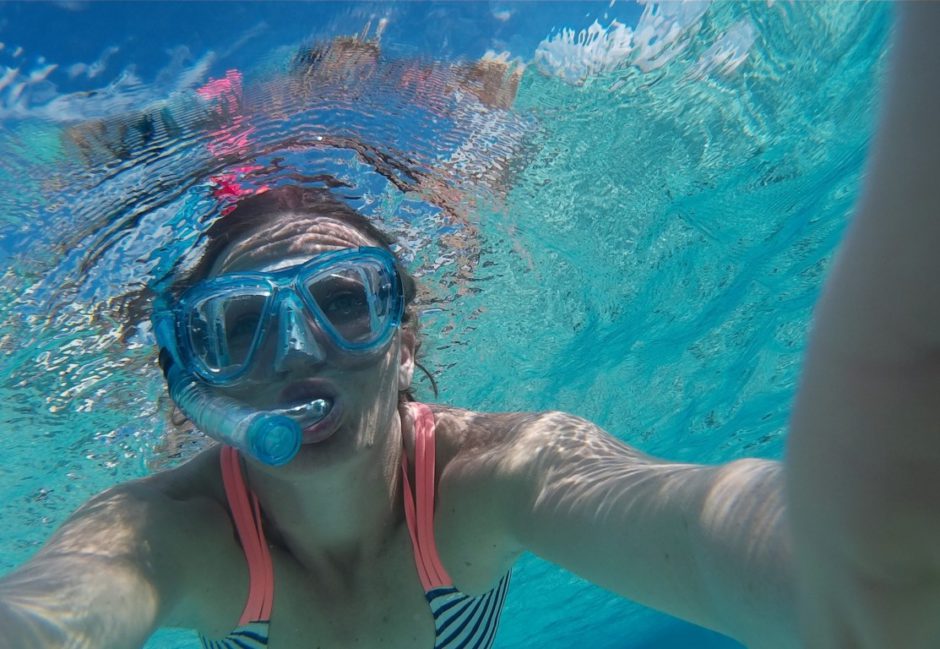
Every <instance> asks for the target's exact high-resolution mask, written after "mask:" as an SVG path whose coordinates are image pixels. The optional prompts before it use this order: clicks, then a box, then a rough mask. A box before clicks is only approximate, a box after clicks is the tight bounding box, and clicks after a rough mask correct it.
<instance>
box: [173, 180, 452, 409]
mask: <svg viewBox="0 0 940 649" xmlns="http://www.w3.org/2000/svg"><path fill="white" fill-rule="evenodd" d="M291 216H294V217H296V216H306V217H328V218H330V219H333V220H335V221H339V222H341V223H343V224H345V225H347V226H349V227H352V228H353V229H355V230H357V231H358V232H359V233H361V234H363V235H365V236H366V237H367V238H369V239H370V240H372V241H374V242H375V243H376V244H377V245H378V246H379V247H381V248H383V249H385V250H387V251H388V252H389V253H390V254H391V255H392V257H393V258H394V260H395V269H396V271H397V272H398V275H399V277H400V278H401V283H402V289H403V292H404V298H405V310H404V314H403V315H402V324H401V326H402V327H403V328H405V329H408V330H410V331H411V332H412V333H413V334H414V337H415V354H416V355H417V352H418V349H419V348H420V346H421V339H420V337H419V330H418V313H417V308H416V306H415V296H416V294H417V282H416V281H415V278H414V276H412V275H411V273H409V272H408V271H407V270H406V269H405V267H404V266H403V265H402V263H401V260H400V259H399V258H398V255H397V254H396V253H395V251H394V250H393V249H392V248H393V246H394V245H395V239H394V237H392V236H391V235H389V234H387V233H385V232H383V231H382V230H380V229H379V228H378V227H376V226H375V225H374V224H373V223H372V222H371V221H370V220H369V219H367V218H366V217H365V216H363V215H362V214H360V213H359V212H357V211H356V210H355V209H353V208H352V207H350V206H349V205H347V204H346V203H344V202H343V201H341V200H339V199H338V198H336V197H335V196H333V194H332V193H331V192H330V191H329V190H327V189H314V188H302V187H296V186H293V185H287V186H283V187H277V188H275V189H269V190H267V191H264V192H262V193H260V194H255V195H252V196H250V197H248V198H245V199H243V200H241V201H240V202H239V203H238V204H237V205H236V206H235V208H234V209H233V210H232V211H231V212H229V213H228V214H226V215H225V216H223V217H222V218H220V219H218V220H217V221H216V222H215V223H213V224H212V225H211V226H210V227H209V229H208V230H207V231H206V233H205V235H204V236H205V238H206V247H205V250H204V251H203V253H202V256H201V257H200V258H199V261H198V262H196V264H194V265H193V266H191V267H190V268H189V269H188V270H186V271H185V272H183V273H182V274H181V275H180V276H178V277H177V278H176V279H175V281H174V282H173V288H172V289H171V290H172V291H173V292H174V293H178V292H179V291H181V290H184V289H185V288H187V287H188V286H191V285H192V284H194V283H196V282H198V281H200V280H202V279H203V278H205V277H206V276H208V274H209V273H210V271H211V269H212V267H213V265H214V264H215V262H216V260H217V259H218V257H219V255H221V254H222V253H223V251H225V250H226V248H228V246H229V244H230V243H232V242H233V241H237V240H239V239H241V238H243V237H245V236H247V235H248V234H249V233H250V232H253V231H255V230H257V229H258V228H261V227H264V226H265V225H266V224H271V225H273V224H275V223H277V222H279V221H281V220H282V219H284V218H290V217H291ZM415 365H416V366H417V367H418V368H419V369H420V370H421V371H422V372H424V374H425V375H426V376H427V377H428V379H429V380H430V382H431V390H432V391H433V392H434V396H435V397H436V396H437V382H436V381H435V380H434V377H433V376H432V375H431V373H430V372H429V371H428V370H427V368H425V367H424V366H423V365H421V364H420V363H418V362H415ZM399 398H400V400H401V401H414V400H415V397H414V393H413V392H412V389H411V388H408V389H407V390H403V391H401V392H400V394H399Z"/></svg>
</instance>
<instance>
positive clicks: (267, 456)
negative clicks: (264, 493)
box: [154, 317, 301, 466]
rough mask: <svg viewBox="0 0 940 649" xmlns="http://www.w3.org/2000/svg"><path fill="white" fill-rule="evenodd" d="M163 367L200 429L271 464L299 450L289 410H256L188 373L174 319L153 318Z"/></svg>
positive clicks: (281, 462) (178, 401) (282, 461)
mask: <svg viewBox="0 0 940 649" xmlns="http://www.w3.org/2000/svg"><path fill="white" fill-rule="evenodd" d="M154 321H155V322H154V324H155V327H154V329H155V331H154V333H155V334H156V337H157V344H158V345H160V367H161V368H162V369H163V375H164V376H165V377H166V383H167V387H168V388H169V392H170V397H171V398H172V399H173V401H174V402H175V403H176V405H177V407H178V408H179V409H180V411H182V413H183V414H184V415H186V417H187V418H188V419H189V420H190V421H192V422H193V424H195V425H196V428H198V429H199V430H201V431H202V432H204V433H205V434H206V435H208V436H209V437H211V438H213V439H215V440H216V441H219V442H221V443H223V444H228V445H229V446H233V447H235V448H237V449H238V450H239V451H241V452H243V453H245V454H247V455H249V456H251V457H253V458H255V459H256V460H258V461H259V462H263V463H264V464H269V465H271V466H281V465H284V464H287V463H288V462H290V461H291V460H292V459H294V456H295V455H297V451H298V450H300V442H301V430H300V425H299V424H298V423H297V422H296V421H294V420H293V419H291V418H290V417H288V416H287V415H284V414H279V413H276V412H265V411H261V410H255V409H253V408H249V407H248V406H246V405H244V404H242V403H240V402H238V401H236V400H235V399H231V398H229V397H224V396H221V395H219V394H214V393H213V392H212V390H210V389H209V388H208V386H206V385H205V384H204V383H202V382H201V381H200V380H199V379H197V378H196V377H195V376H193V375H192V374H190V373H189V372H186V371H185V370H184V369H183V368H182V366H181V363H180V362H179V361H178V359H177V358H176V355H175V354H174V353H173V339H172V338H169V337H168V336H172V335H173V332H172V324H171V323H170V322H168V321H167V320H166V319H164V318H159V317H155V318H154Z"/></svg>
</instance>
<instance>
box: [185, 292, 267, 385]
mask: <svg viewBox="0 0 940 649" xmlns="http://www.w3.org/2000/svg"><path fill="white" fill-rule="evenodd" d="M268 297H269V294H268V292H266V291H259V290H254V291H243V292H234V293H233V292H232V291H226V292H224V293H220V294H217V295H209V296H206V297H204V298H202V299H200V300H198V301H197V302H195V303H194V304H193V305H192V308H191V309H190V311H189V323H188V324H189V326H188V330H189V342H190V349H191V350H192V354H193V356H194V358H195V360H196V361H197V362H199V363H201V364H202V365H203V366H204V367H205V369H206V370H208V371H209V372H210V373H212V374H216V375H218V376H219V377H220V378H225V377H226V376H230V375H232V374H234V373H236V372H238V371H239V370H241V369H242V368H244V367H245V365H246V364H247V363H248V362H249V361H250V357H251V354H252V352H253V350H254V348H255V346H256V345H257V340H256V339H257V338H258V336H259V333H260V330H261V324H262V319H263V317H264V312H265V305H266V303H267V300H268Z"/></svg>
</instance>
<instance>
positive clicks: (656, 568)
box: [494, 413, 797, 648]
mask: <svg viewBox="0 0 940 649" xmlns="http://www.w3.org/2000/svg"><path fill="white" fill-rule="evenodd" d="M511 439H512V442H511V444H510V448H508V449H503V450H502V451H501V452H500V454H499V456H500V459H499V462H498V464H499V469H498V471H499V472H500V473H501V475H502V476H503V477H504V478H506V479H509V480H513V481H515V483H514V484H511V485H507V484H505V483H504V482H503V481H502V480H497V481H495V484H500V483H502V484H501V486H500V487H499V492H500V494H501V495H497V494H494V498H496V497H501V498H505V499H508V500H511V503H510V504H509V505H508V506H507V511H508V515H506V516H503V517H501V518H502V519H504V520H507V521H510V525H511V526H512V530H511V535H512V536H513V537H514V541H515V542H516V543H518V544H519V545H520V546H521V547H524V548H525V549H528V550H531V551H532V552H535V553H536V554H538V555H539V556H541V557H543V558H545V559H547V560H549V561H552V562H554V563H557V564H558V565H560V566H563V567H564V568H567V569H569V570H571V571H572V572H574V573H576V574H578V575H580V576H582V577H584V578H585V579H588V580H589V581H591V582H593V583H596V584H598V585H599V586H602V587H604V588H607V589H609V590H611V591H614V592H616V593H618V594H620V595H623V596H625V597H629V598H630V599H633V600H635V601H637V602H640V603H642V604H645V605H648V606H651V607H653V608H656V609H659V610H661V611H665V612H667V613H670V614H672V615H676V616H678V617H681V618H683V619H686V620H689V621H690V622H694V623H696V624H700V625H702V626H706V627H709V628H711V629H714V630H716V631H719V632H721V633H724V634H727V635H730V636H732V637H734V638H736V639H738V640H739V641H741V642H744V643H746V644H747V645H749V646H751V647H764V648H783V647H787V648H789V647H795V646H796V635H797V630H796V621H795V601H794V598H793V593H792V591H793V589H792V574H791V573H792V564H791V560H790V551H789V546H788V542H787V535H786V521H785V519H784V501H783V471H782V467H781V465H779V464H778V463H775V462H767V461H761V460H742V461H738V462H732V463H730V464H726V465H722V466H701V465H691V464H675V463H669V462H664V461H661V460H658V459H655V458H651V457H648V456H645V455H643V454H641V453H639V452H638V451H636V450H635V449H633V448H631V447H629V446H627V445H625V444H623V443H621V442H620V441H618V440H617V439H615V438H613V437H611V436H610V435H608V434H607V433H605V432H604V431H602V430H601V429H599V428H598V427H597V426H594V425H593V424H591V423H590V422H587V421H585V420H582V419H579V418H577V417H574V416H571V415H567V414H563V413H547V414H544V415H540V416H537V417H535V418H533V419H531V420H530V421H529V422H528V423H526V424H524V425H522V426H520V428H519V430H518V431H517V432H516V433H515V434H513V435H512V436H511Z"/></svg>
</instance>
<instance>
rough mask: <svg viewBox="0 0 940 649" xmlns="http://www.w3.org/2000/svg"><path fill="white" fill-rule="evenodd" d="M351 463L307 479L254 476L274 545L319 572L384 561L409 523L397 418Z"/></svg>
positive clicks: (307, 475)
mask: <svg viewBox="0 0 940 649" xmlns="http://www.w3.org/2000/svg"><path fill="white" fill-rule="evenodd" d="M375 440H376V443H375V444H373V445H371V446H369V447H366V448H362V449H359V451H358V452H357V453H356V454H355V456H354V457H352V458H351V459H349V460H348V461H345V462H341V463H338V464H336V465H333V466H327V467H321V468H318V469H317V470H315V471H310V472H308V473H305V474H303V475H290V474H285V475H279V474H278V473H270V472H264V473H262V472H257V471H256V472H252V471H251V470H250V468H249V475H248V479H249V484H250V486H251V489H252V491H254V493H255V494H256V495H257V496H258V498H259V500H260V501H261V504H262V505H261V506H262V510H263V512H264V515H265V519H266V520H267V521H268V527H269V528H270V527H273V528H274V529H271V530H270V536H271V538H272V539H275V538H276V539H280V541H281V542H282V543H283V545H284V546H285V548H286V549H287V550H288V551H289V552H290V553H291V554H292V555H293V556H294V557H295V558H296V559H297V560H298V561H300V562H301V563H302V564H303V565H305V566H306V567H308V568H309V569H312V570H315V571H317V572H330V571H333V570H341V571H348V570H349V568H350V566H356V565H363V564H364V563H365V564H367V563H368V562H369V561H370V560H371V559H374V558H376V557H378V556H379V555H380V554H381V553H382V551H383V549H384V548H385V547H386V545H387V543H388V541H389V539H391V538H392V536H393V535H394V533H395V532H396V530H397V529H398V528H399V527H400V525H401V524H402V521H403V520H404V509H403V503H402V492H401V470H400V466H401V454H402V452H403V450H402V449H403V444H402V426H401V420H400V418H399V416H398V415H397V413H396V414H395V416H393V417H391V418H390V423H389V425H388V431H387V433H386V434H379V435H376V436H375Z"/></svg>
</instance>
